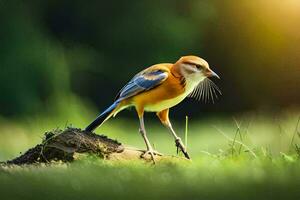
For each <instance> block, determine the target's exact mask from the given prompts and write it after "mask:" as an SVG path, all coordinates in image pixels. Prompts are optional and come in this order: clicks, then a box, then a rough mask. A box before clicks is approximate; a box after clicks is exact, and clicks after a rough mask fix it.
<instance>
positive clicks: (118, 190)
mask: <svg viewBox="0 0 300 200" xmlns="http://www.w3.org/2000/svg"><path fill="white" fill-rule="evenodd" d="M299 10H300V1H298V0H286V1H279V0H278V1H277V0H273V1H271V0H265V1H260V0H253V1H248V0H241V1H230V0H227V1H218V0H185V1H183V0H164V1H158V0H151V1H150V0H143V1H141V0H130V1H116V0H112V1H99V0H98V1H95V0H91V1H68V0H63V1H62V0H60V1H58V0H44V1H38V0H28V1H21V0H13V1H9V0H0V92H1V93H0V94H1V95H0V161H4V160H7V159H11V158H13V157H15V156H17V155H18V154H19V152H24V151H26V150H27V149H28V148H29V147H32V146H34V145H35V144H37V143H39V142H40V141H41V138H42V136H43V135H42V134H43V132H45V131H48V130H52V129H55V128H64V127H66V126H70V125H71V126H75V127H80V128H84V127H85V126H86V125H87V124H88V123H89V122H91V121H92V120H93V119H94V118H95V117H96V116H97V115H98V114H99V113H100V112H101V111H102V110H103V109H104V108H105V107H106V106H108V105H109V104H110V103H112V100H113V99H114V97H115V95H116V94H117V92H118V90H119V89H120V88H122V86H123V85H124V84H125V83H126V82H127V81H128V80H129V79H130V78H131V77H132V76H133V75H134V74H136V73H137V72H139V71H140V70H142V69H144V68H146V67H148V66H150V65H152V64H156V63H160V62H175V61H176V60H177V59H178V58H179V57H180V56H183V55H188V54H194V55H198V56H200V57H202V58H204V59H206V60H207V61H208V62H209V64H210V66H211V68H212V69H213V70H214V71H216V72H217V73H218V74H219V75H220V76H221V80H214V81H215V83H216V84H217V85H218V86H219V87H220V89H221V90H222V92H223V95H222V96H221V97H220V99H219V100H218V101H216V102H215V104H205V103H203V102H196V101H194V100H192V99H186V100H184V102H182V103H181V104H180V105H178V106H176V107H175V108H173V109H172V111H171V118H172V119H173V121H174V127H175V129H176V130H177V131H178V134H179V135H180V136H182V137H184V135H183V134H184V132H185V130H184V129H185V116H189V125H188V127H189V130H188V149H189V152H190V154H191V155H192V158H193V159H194V163H193V165H189V166H188V167H187V166H186V165H183V166H182V165H181V164H182V163H181V164H178V163H177V164H176V163H173V164H170V163H167V164H165V165H162V166H160V167H156V168H151V167H149V166H144V165H141V164H140V163H139V164H137V163H129V164H128V163H127V164H125V165H123V164H116V163H114V164H111V163H102V162H101V161H99V160H97V159H88V160H85V161H82V162H81V163H75V164H74V165H67V166H65V165H63V166H52V167H49V168H45V169H43V168H42V167H41V168H38V169H37V168H34V167H32V168H29V169H28V170H27V171H26V170H24V169H12V170H8V171H7V170H3V169H2V168H0V184H1V183H2V184H1V187H0V192H1V194H4V196H5V197H10V198H7V199H19V198H23V199H32V195H33V193H34V194H35V195H36V196H38V199H41V198H44V199H51V198H55V199H67V198H72V199H82V198H83V197H82V195H83V194H84V195H86V196H85V197H89V198H97V197H99V193H101V194H103V197H114V198H115V199H126V198H129V199H132V198H133V197H137V196H136V194H138V196H139V197H141V198H143V199H153V198H155V199H158V198H168V197H172V199H176V198H178V199H182V198H188V199H197V197H202V198H204V199H207V197H210V196H213V197H215V199H224V198H225V197H228V198H229V197H230V196H232V195H235V196H236V197H237V199H242V198H243V199H254V198H258V197H260V198H261V199H270V198H272V199H274V198H278V199H288V198H295V197H298V198H299V194H300V192H299V183H300V173H299V171H300V170H299V155H300V151H299V152H298V153H297V149H296V147H297V146H296V145H298V146H299V144H300V130H299V129H300V127H299V119H300V118H299V116H300V12H299ZM125 128H126V131H124V130H125ZM146 128H147V130H148V135H149V138H150V141H151V142H152V143H153V144H154V146H155V148H156V149H157V150H158V151H161V152H162V153H165V154H175V147H174V141H173V140H172V138H171V136H170V135H169V134H168V131H167V130H166V129H165V128H164V127H162V126H161V125H160V123H159V122H158V120H157V119H156V117H155V115H152V114H147V115H146ZM96 132H97V133H104V134H106V135H108V136H109V137H111V138H117V139H118V140H120V141H121V142H124V143H126V144H130V145H133V146H137V147H140V148H144V144H143V140H142V138H141V137H140V135H139V133H138V121H137V119H136V113H135V112H134V110H132V111H131V112H128V111H124V112H122V113H120V114H119V115H118V118H117V119H112V120H110V121H108V122H107V123H106V124H104V125H103V126H102V127H101V128H99V129H97V131H96ZM233 138H235V139H236V140H237V141H238V142H241V143H243V144H245V145H246V146H243V145H241V144H239V143H235V144H233V141H232V140H233ZM249 150H251V151H253V153H254V154H255V155H256V156H253V154H252V153H251V151H249ZM298 150H299V149H298ZM297 155H298V156H297ZM145 172H146V173H148V174H149V176H147V174H146V173H145ZM174 174H176V176H175V175H174ZM177 177H179V178H177ZM228 180H230V181H228ZM115 181H117V183H118V184H117V185H115V184H116V182H115ZM135 181H136V182H135ZM228 182H230V184H228ZM147 183H149V186H151V187H148V188H147V186H146V184H147ZM91 184H92V185H93V186H91ZM98 185H99V187H100V188H102V190H99V188H98ZM44 187H47V189H45V188H44ZM11 188H15V189H16V191H18V192H19V193H18V194H19V196H18V195H14V194H12V193H9V192H8V191H10V189H11ZM145 188H147V190H148V191H149V194H150V196H147V194H146V193H143V192H142V191H144V190H145ZM215 191H219V193H216V192H215ZM237 191H238V192H237ZM110 192H112V193H110ZM172 192H173V193H172ZM160 194H161V196H160ZM122 195H124V196H122ZM143 195H144V196H143ZM0 198H1V197H0Z"/></svg>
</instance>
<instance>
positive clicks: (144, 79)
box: [117, 70, 168, 99]
mask: <svg viewBox="0 0 300 200" xmlns="http://www.w3.org/2000/svg"><path fill="white" fill-rule="evenodd" d="M167 77H168V73H167V72H165V71H162V70H155V71H150V72H147V71H145V72H142V73H140V74H137V75H136V76H134V77H133V79H131V80H130V81H129V82H128V83H127V84H126V85H125V86H124V87H123V89H122V90H121V91H120V92H119V95H118V96H117V99H126V98H129V97H132V96H134V95H136V94H139V93H141V92H143V91H147V90H150V89H152V88H154V87H156V86H158V85H159V84H161V83H162V82H163V81H164V80H166V79H167Z"/></svg>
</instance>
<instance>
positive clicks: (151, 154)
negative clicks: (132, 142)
mask: <svg viewBox="0 0 300 200" xmlns="http://www.w3.org/2000/svg"><path fill="white" fill-rule="evenodd" d="M148 154H150V156H151V160H152V161H153V163H154V164H155V159H154V156H162V155H163V154H161V153H159V152H158V151H155V150H153V149H148V150H147V151H145V152H144V153H142V154H141V158H145V157H146V156H147V155H148Z"/></svg>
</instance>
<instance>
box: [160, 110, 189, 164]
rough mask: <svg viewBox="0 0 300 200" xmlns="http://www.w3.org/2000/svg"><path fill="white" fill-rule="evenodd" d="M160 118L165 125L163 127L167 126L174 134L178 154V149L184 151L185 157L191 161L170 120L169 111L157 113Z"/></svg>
mask: <svg viewBox="0 0 300 200" xmlns="http://www.w3.org/2000/svg"><path fill="white" fill-rule="evenodd" d="M157 116H158V118H159V119H160V121H161V122H162V123H163V125H165V126H166V127H167V128H168V129H169V130H170V132H171V133H172V135H173V137H174V139H175V145H176V147H177V153H178V149H180V150H181V151H182V153H183V154H184V156H185V157H186V158H187V159H190V156H189V154H188V152H187V150H186V147H185V146H184V144H183V142H182V140H181V138H180V137H178V136H177V134H176V133H175V131H174V129H173V127H172V124H171V122H170V120H169V109H166V110H163V111H161V112H158V113H157Z"/></svg>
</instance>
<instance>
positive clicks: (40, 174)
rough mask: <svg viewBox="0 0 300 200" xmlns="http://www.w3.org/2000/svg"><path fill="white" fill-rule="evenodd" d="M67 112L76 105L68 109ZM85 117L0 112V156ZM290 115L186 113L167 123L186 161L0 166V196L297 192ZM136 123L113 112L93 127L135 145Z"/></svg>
mask: <svg viewBox="0 0 300 200" xmlns="http://www.w3.org/2000/svg"><path fill="white" fill-rule="evenodd" d="M74 113H82V112H81V110H80V109H79V110H76V109H75V111H74ZM90 116H91V115H90V114H89V113H85V114H83V115H82V116H79V117H78V116H74V115H71V116H60V117H57V116H55V117H48V118H46V117H44V116H37V117H34V118H30V119H25V120H24V119H23V120H14V121H13V122H12V121H7V120H5V119H1V120H0V159H1V160H6V159H10V158H12V157H14V156H16V155H18V154H19V152H20V151H25V150H26V149H27V148H29V147H31V146H33V145H35V144H36V143H38V142H40V140H41V137H42V133H43V132H44V131H47V130H49V129H52V128H55V127H57V126H60V127H64V126H65V124H66V122H67V121H69V122H73V124H74V126H76V127H83V126H84V125H85V124H87V122H88V121H89V120H88V119H91V117H90ZM62 119H64V120H65V121H62ZM298 119H299V115H298V114H297V113H295V112H292V113H291V112H285V113H281V114H280V115H276V116H274V115H266V114H253V113H252V114H244V115H240V116H237V117H235V118H232V117H217V118H209V119H205V120H198V121H194V120H193V119H191V118H189V121H188V127H186V126H185V124H186V123H185V119H183V120H182V121H179V122H174V126H175V129H176V130H177V132H178V134H179V135H180V136H181V137H182V138H183V139H184V138H185V136H186V134H187V137H188V150H189V152H190V154H191V156H192V158H193V160H192V162H184V161H180V162H179V161H173V160H169V161H163V162H161V163H158V164H157V165H152V164H149V163H148V164H145V163H143V162H138V161H135V162H121V163H117V162H110V161H102V160H99V159H97V158H95V157H86V158H84V159H83V160H81V161H77V162H74V163H71V164H58V163H54V164H51V165H43V166H31V167H13V168H0V195H1V197H0V198H1V199H73V200H74V199H251V200H252V199H299V198H300V159H299V154H298V153H297V151H296V150H295V145H299V144H300V142H299V141H300V138H299V129H300V125H298V127H297V121H298ZM147 122H148V123H147ZM67 124H68V123H67ZM124 127H126V128H124ZM137 127H138V123H137V122H136V121H127V120H124V119H122V117H121V118H119V119H112V120H110V121H109V122H108V123H107V124H105V125H104V126H103V127H101V129H99V130H97V132H98V133H106V134H107V135H109V136H110V137H112V138H118V139H119V140H120V141H121V142H124V143H126V144H130V145H133V146H138V147H141V148H143V147H144V144H143V141H142V138H141V137H140V135H139V134H138V129H137ZM146 128H147V130H148V135H149V138H150V141H151V142H152V143H154V145H155V147H156V149H157V150H159V151H160V152H162V153H165V154H175V152H176V149H175V145H174V141H173V139H172V137H171V136H170V134H169V133H168V131H167V130H165V128H164V127H162V126H161V125H160V124H159V122H154V121H150V122H149V121H146ZM187 128H188V131H186V130H187ZM124 130H126V131H124ZM185 133H186V134H185ZM291 143H292V144H291Z"/></svg>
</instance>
